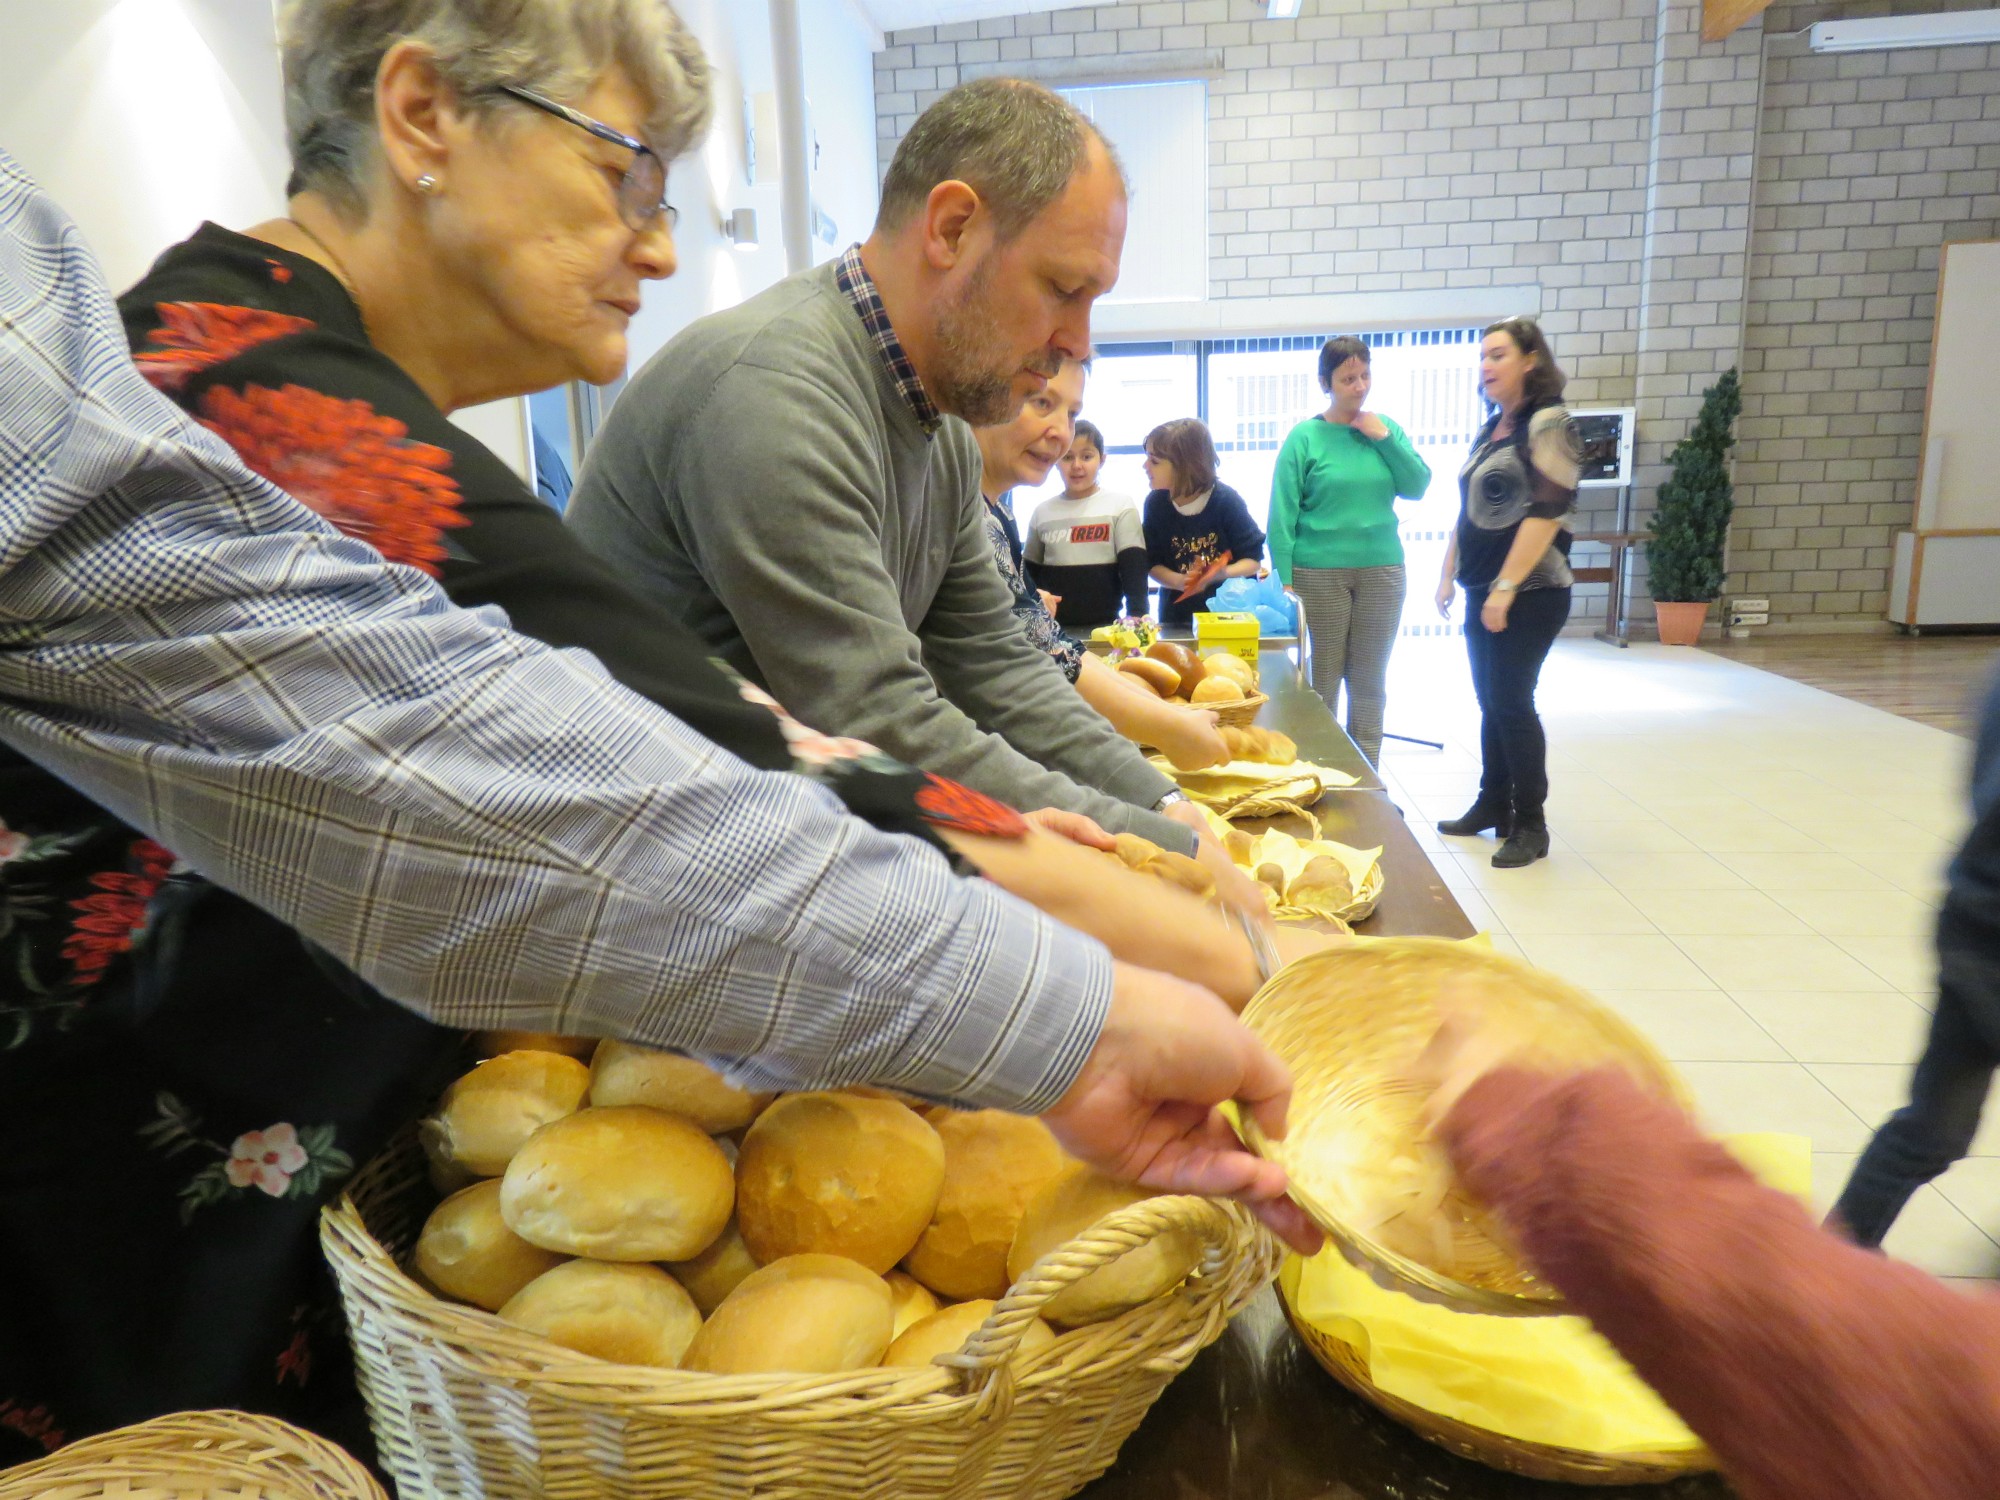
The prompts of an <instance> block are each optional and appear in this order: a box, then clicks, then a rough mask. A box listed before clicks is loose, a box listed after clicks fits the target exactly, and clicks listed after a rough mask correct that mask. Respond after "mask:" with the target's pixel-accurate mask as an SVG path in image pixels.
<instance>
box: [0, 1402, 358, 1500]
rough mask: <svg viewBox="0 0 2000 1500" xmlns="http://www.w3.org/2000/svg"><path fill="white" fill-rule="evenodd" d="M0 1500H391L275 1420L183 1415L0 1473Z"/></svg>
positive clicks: (332, 1453) (320, 1441) (325, 1447)
mask: <svg viewBox="0 0 2000 1500" xmlns="http://www.w3.org/2000/svg"><path fill="white" fill-rule="evenodd" d="M0 1500H385V1497H384V1496H383V1494H382V1487H381V1486H380V1485H378V1484H377V1483H376V1482H375V1481H374V1480H373V1479H372V1478H371V1477H369V1473H368V1471H367V1470H366V1469H364V1468H362V1467H361V1465H360V1464H359V1463H358V1462H357V1461H356V1460H355V1459H353V1458H351V1457H349V1456H348V1455H347V1454H346V1453H344V1452H342V1451H341V1450H340V1449H339V1448H336V1447H335V1446H334V1445H333V1444H332V1443H329V1442H327V1441H326V1440H325V1439H324V1438H318V1437H314V1436H313V1435H312V1434H311V1433H309V1432H301V1431H299V1429H298V1428H296V1427H293V1426H291V1425H289V1424H288V1423H285V1422H280V1421H279V1420H278V1419H277V1418H276V1417H262V1416H254V1415H252V1414H251V1413H249V1412H241V1411H183V1412H175V1413H173V1414H172V1415H170V1416H164V1417H155V1418H154V1419H153V1420H152V1421H150V1422H140V1423H138V1424H137V1425H135V1426H132V1427H121V1428H119V1429H118V1430H117V1431H115V1432H104V1433H99V1434H98V1435H97V1436H95V1437H87V1438H82V1439H79V1440H78V1441H77V1442H74V1443H71V1444H69V1445H68V1446H67V1447H63V1448H58V1449H57V1450H56V1451H55V1452H54V1453H52V1454H50V1455H49V1456H48V1457H47V1458H41V1459H37V1460H35V1461H34V1462H33V1463H26V1464H20V1465H17V1466H16V1467H14V1468H11V1469H6V1470H0Z"/></svg>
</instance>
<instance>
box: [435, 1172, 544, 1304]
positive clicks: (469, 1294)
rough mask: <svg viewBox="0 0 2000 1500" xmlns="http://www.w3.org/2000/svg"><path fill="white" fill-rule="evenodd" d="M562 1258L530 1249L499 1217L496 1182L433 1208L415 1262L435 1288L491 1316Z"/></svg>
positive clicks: (474, 1187) (536, 1247) (468, 1190)
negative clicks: (484, 1310)
mask: <svg viewBox="0 0 2000 1500" xmlns="http://www.w3.org/2000/svg"><path fill="white" fill-rule="evenodd" d="M563 1260H564V1257H563V1256H560V1255H557V1254H556V1253H555V1252H554V1251H552V1250H544V1249H543V1248H542V1247H541V1246H540V1245H531V1244H529V1243H528V1242H527V1241H526V1240H524V1239H522V1238H521V1237H520V1236H519V1235H518V1234H516V1233H514V1231H513V1230H511V1229H509V1228H508V1227H507V1221H506V1220H505V1219H503V1218H501V1217H500V1183H499V1180H498V1179H497V1178H488V1179H487V1180H486V1181H485V1182H477V1183H474V1184H473V1185H472V1186H471V1187H469V1188H465V1189H464V1190H462V1191H460V1192H456V1193H453V1194H452V1195H451V1196H450V1197H449V1198H447V1199H445V1200H444V1202H442V1203H440V1204H439V1205H438V1206H437V1207H436V1208H434V1209H432V1210H431V1216H430V1217H429V1218H428V1219H426V1220H424V1228H423V1233H421V1234H419V1235H418V1236H417V1248H416V1250H415V1252H414V1253H413V1255H412V1256H411V1263H412V1264H413V1265H414V1266H415V1267H416V1269H417V1271H418V1273H419V1274H420V1275H421V1276H422V1277H423V1278H424V1280H426V1281H428V1282H429V1283H430V1284H431V1285H432V1286H433V1287H435V1288H437V1290H438V1291H439V1292H440V1293H441V1294H443V1295H444V1296H446V1297H449V1298H451V1299H452V1300H453V1301H454V1302H469V1303H471V1304H472V1305H473V1306H474V1307H483V1308H485V1309H486V1310H487V1311H488V1312H498V1311H499V1310H500V1308H501V1306H502V1305H503V1304H504V1303H505V1302H506V1301H507V1299H508V1298H509V1297H512V1296H513V1295H514V1294H515V1293H516V1292H518V1291H520V1290H521V1288H522V1287H524V1286H526V1285H527V1284H528V1283H529V1282H531V1281H533V1280H534V1279H535V1278H536V1277H537V1276H539V1275H541V1274H542V1273H543V1272H544V1271H552V1270H554V1269H555V1268H556V1267H557V1266H559V1265H561V1264H562V1263H563Z"/></svg>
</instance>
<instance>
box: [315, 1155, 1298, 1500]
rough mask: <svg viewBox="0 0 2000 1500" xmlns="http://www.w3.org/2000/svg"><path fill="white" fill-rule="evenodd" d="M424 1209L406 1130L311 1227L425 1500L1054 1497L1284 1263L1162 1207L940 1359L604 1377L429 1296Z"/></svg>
mask: <svg viewBox="0 0 2000 1500" xmlns="http://www.w3.org/2000/svg"><path fill="white" fill-rule="evenodd" d="M434 1196H435V1195H434V1194H432V1193H431V1192H430V1191H429V1190H428V1188H427V1185H426V1183H425V1175H424V1164H423V1159H422V1156H421V1154H420V1152H419V1151H418V1149H417V1147H416V1144H415V1142H414V1139H406V1140H404V1141H403V1142H400V1143H399V1144H398V1145H397V1147H396V1148H394V1149H393V1150H391V1151H390V1152H388V1153H386V1154H385V1155H384V1156H382V1157H380V1158H378V1159H377V1160H376V1161H374V1162H372V1163H370V1164H369V1166H367V1167H366V1168H364V1169H363V1170H362V1171H361V1172H360V1173H359V1174H358V1175H357V1176H356V1178H355V1180H354V1182H353V1184H352V1185H351V1188H350V1190H349V1192H348V1194H347V1195H346V1196H345V1197H344V1198H343V1199H342V1200H341V1201H340V1202H339V1203H337V1204H334V1205H332V1206H330V1207H329V1208H328V1209H327V1210H326V1212H325V1213H324V1215H323V1216H322V1220H321V1241H322V1243H323V1245H324V1246H325V1248H326V1252H327V1255H328V1258H329V1260H330V1261H331V1263H332V1266H333V1270H334V1274H335V1277H336V1279H337V1280H338V1282H339V1285H340V1291H341V1300H342V1303H343V1304H344V1306H345V1308H346V1312H347V1319H348V1325H349V1330H350V1335H351V1337H352V1339H353V1342H354V1352H355V1364H356V1370H357V1374H358V1376H359V1379H360V1384H361V1390H362V1394H363V1396H364V1397H365V1398H366V1400H367V1402H368V1408H369V1413H370V1417H371V1419H372V1421H373V1424H374V1428H375V1435H376V1440H377V1443H378V1445H379V1447H380V1459H381V1463H382V1465H383V1467H384V1468H385V1469H386V1470H387V1471H388V1472H389V1473H390V1474H391V1475H392V1476H393V1477H394V1478H395V1480H396V1482H397V1484H398V1486H399V1488H400V1489H401V1491H402V1493H404V1494H406V1495H422V1496H425V1497H427V1500H458V1497H464V1500H472V1497H475V1496H476V1497H482V1500H545V1497H546V1500H556V1497H569V1496H597V1495H603V1496H641V1495H643V1496H645V1497H646V1500H737V1497H740V1500H750V1497H753V1496H754V1497H756V1500H819V1497H827V1496H835V1495H837V1496H841V1497H843V1500H850V1497H851V1500H929V1497H933V1496H936V1497H948V1500H1001V1497H1018V1500H1061V1497H1063V1496H1067V1495H1070V1494H1073V1493H1075V1492H1076V1491H1077V1490H1078V1489H1080V1488H1082V1486H1083V1485H1085V1484H1087V1483H1088V1482H1089V1481H1090V1480H1091V1479H1093V1478H1095V1477H1096V1476H1097V1475H1099V1474H1100V1473H1102V1472H1103V1471H1104V1470H1105V1469H1106V1468H1108V1467H1109V1466H1110V1464H1111V1462H1112V1460H1113V1459H1114V1458H1115V1457H1116V1456H1117V1453H1118V1449H1119V1446H1120V1444H1122V1443H1123V1442H1124V1440H1125V1438H1126V1436H1127V1435H1128V1434H1129V1433H1130V1432H1131V1431H1132V1429H1133V1428H1134V1427H1136V1426H1137V1425H1138V1424H1139V1421H1140V1419H1141V1418H1143V1417H1144V1416H1145V1414H1146V1412H1147V1410H1148V1409H1149V1408H1150V1407H1151V1406H1152V1404H1153V1402H1154V1401H1155V1400H1156V1399H1157V1398H1158V1397H1159V1394H1160V1392H1161V1391H1162V1390H1164V1389H1165V1388H1166V1385H1167V1383H1168V1382H1169V1381H1170V1380H1172V1379H1173V1378H1174V1376H1176V1375H1178V1374H1179V1373H1180V1372H1181V1371H1182V1370H1183V1369H1185V1368H1186V1367H1187V1365H1188V1362H1189V1361H1190V1360H1192V1359H1193V1358H1194V1356H1195V1355H1196V1354H1197V1353H1198V1352H1199V1351H1200V1350H1201V1349H1202V1348H1203V1347H1205V1346H1206V1345H1207V1344H1209V1343H1211V1342H1212V1341H1213V1340H1214V1339H1215V1338H1217V1337H1218V1336H1219V1335H1220V1334H1221V1332H1222V1329H1223V1325H1224V1324H1225V1323H1226V1322H1227V1321H1228V1319H1229V1318H1230V1316H1231V1315H1232V1314H1234V1313H1235V1312H1236V1311H1237V1310H1238V1309H1239V1308H1240V1307H1242V1306H1243V1305H1244V1304H1245V1303H1246V1302H1248V1301H1249V1300H1250V1298H1251V1297H1253V1296H1255V1295H1256V1293H1257V1292H1258V1291H1259V1289H1261V1288H1262V1287H1263V1286H1264V1285H1265V1284H1266V1283H1267V1282H1269V1281H1270V1280H1271V1278H1272V1277H1273V1276H1274V1275H1275V1274H1276V1272H1277V1266H1278V1261H1279V1250H1278V1246H1277V1243H1276V1242H1275V1241H1274V1240H1273V1239H1272V1238H1271V1237H1270V1236H1269V1234H1268V1233H1267V1232H1266V1231H1265V1230H1264V1229H1263V1228H1262V1227H1261V1226H1260V1225H1258V1224H1257V1222H1256V1220H1255V1219H1254V1218H1253V1217H1252V1216H1251V1215H1250V1214H1249V1212H1248V1211H1247V1210H1245V1209H1243V1208H1241V1207H1240V1206H1238V1205H1235V1204H1231V1203H1219V1202H1213V1201H1210V1200H1207V1199H1202V1198H1154V1199H1149V1200H1147V1201H1145V1202H1143V1203H1139V1204H1135V1205H1133V1206H1132V1207H1130V1208H1128V1209H1124V1210H1121V1211H1120V1212H1118V1213H1116V1214H1114V1215H1112V1216H1110V1217H1109V1218H1107V1219H1105V1220H1104V1221H1103V1222H1102V1223H1100V1224H1099V1225H1098V1226H1097V1227H1096V1228H1095V1229H1093V1230H1092V1231H1091V1232H1089V1233H1088V1234H1085V1235H1082V1236H1080V1237H1079V1238H1077V1239H1076V1240H1073V1241H1071V1242H1070V1243H1069V1244H1068V1245H1066V1246H1064V1247H1062V1248H1061V1249H1059V1250H1056V1251H1053V1252H1051V1253H1050V1254H1049V1255H1047V1256H1045V1257H1044V1258H1043V1259H1042V1260H1041V1261H1040V1262H1038V1263H1037V1264H1036V1265H1035V1266H1034V1267H1033V1268H1031V1269H1030V1270H1029V1272H1028V1274H1027V1275H1026V1276H1024V1277H1023V1278H1022V1279H1021V1281H1020V1282H1018V1283H1017V1284H1016V1285H1015V1286H1014V1287H1013V1288H1012V1290H1011V1291H1010V1292H1009V1293H1008V1295H1007V1296H1006V1298H1005V1299H1003V1300H1002V1301H1001V1303H1000V1304H999V1306H998V1307H997V1308H996V1309H995V1310H994V1313H993V1315H992V1317H991V1318H989V1319H988V1320H987V1322H986V1323H985V1324H984V1325H983V1326H982V1327H981V1328H980V1329H979V1330H978V1331H977V1332H976V1333H975V1334H974V1335H973V1336H972V1338H971V1339H970V1340H968V1342H967V1343H966V1345H965V1347H964V1348H963V1349H962V1350H961V1351H960V1352H959V1353H958V1354H956V1355H952V1356H949V1357H948V1358H947V1359H946V1360H945V1361H944V1362H943V1363H941V1364H940V1365H938V1366H934V1367H933V1368H930V1369H926V1370H904V1369H871V1370H859V1371H855V1372H852V1373H849V1374H843V1375H824V1376H810V1377H800V1376H782V1375H757V1376H720V1375H709V1374H700V1373H694V1372H688V1371H680V1370H652V1369H641V1368H636V1367H632V1366H625V1365H612V1364H606V1363H603V1362H601V1361H598V1360H594V1359H588V1358H586V1357H584V1356H582V1355H579V1354H573V1353H571V1352H570V1351H568V1350H565V1349H561V1348H558V1347H556V1346H555V1345H553V1344H550V1343H547V1342H546V1341H544V1340H542V1339H540V1338H537V1337H535V1336H533V1335H531V1334H528V1333H526V1332H524V1331H523V1330H521V1329H518V1328H514V1327H510V1326H509V1325H508V1324H505V1323H503V1322H501V1321H500V1320H499V1319H498V1318H495V1317H492V1316H490V1315H489V1314H486V1313H483V1312H479V1311H477V1310H476V1309H473V1308H469V1307H462V1306H458V1305H456V1304H453V1303H448V1302H444V1301H441V1300H439V1299H438V1298H436V1297H434V1296H432V1295H431V1294H430V1293H429V1292H427V1291H425V1290H424V1289H423V1288H422V1287H420V1286H419V1285H418V1284H417V1283H416V1282H414V1281H413V1280H411V1279H410V1278H409V1276H407V1275H406V1274H405V1273H404V1272H403V1270H402V1269H401V1266H400V1260H401V1258H402V1256H403V1255H404V1254H405V1253H406V1252H407V1250H408V1248H409V1246H410V1245H411V1244H412V1243H413V1241H414V1239H415V1236H416V1234H417V1231H418V1229H419V1228H420V1227H421V1225H422V1222H423V1217H424V1215H425V1213H426V1212H427V1211H428V1210H429V1207H430V1205H431V1203H432V1201H433V1199H434ZM1173 1230H1182V1231H1187V1232H1190V1233H1192V1234H1193V1235H1194V1236H1195V1237H1196V1238H1197V1239H1198V1240H1199V1241H1200V1243H1201V1244H1202V1246H1203V1256H1202V1260H1201V1263H1200V1266H1199V1268H1198V1270H1197V1272H1196V1274H1195V1275H1194V1276H1192V1277H1190V1278H1189V1280H1188V1281H1187V1282H1186V1283H1185V1284H1184V1285H1183V1286H1182V1287H1180V1288H1179V1289H1178V1290H1177V1291H1174V1292H1172V1293H1170V1294H1168V1295H1166V1296H1163V1297H1159V1298H1156V1299H1154V1300H1153V1301H1152V1302H1149V1303H1147V1304H1145V1305H1144V1306H1142V1307H1138V1308H1135V1309H1133V1310H1132V1311H1130V1312H1127V1313H1124V1314H1122V1315H1120V1316H1118V1317H1116V1318H1112V1319H1110V1320H1108V1321H1106V1322H1103V1323H1097V1324H1092V1325H1089V1326H1087V1327H1083V1328H1079V1329H1075V1330H1072V1331H1071V1332H1068V1333H1065V1334H1063V1335H1061V1336H1060V1337H1059V1338H1058V1339H1057V1341H1056V1343H1055V1344H1054V1345H1053V1346H1052V1347H1051V1348H1048V1349H1046V1350H1043V1351H1042V1352H1041V1353H1040V1354H1038V1355H1037V1356H1035V1357H1034V1358H1033V1359H1032V1360H1029V1361H1014V1360H1012V1359H1011V1356H1013V1355H1014V1353H1015V1348H1016V1345H1017V1344H1018V1342H1019V1340H1020V1337H1021V1334H1022V1333H1023V1332H1024V1331H1025V1330H1026V1328H1027V1326H1028V1324H1029V1323H1030V1321H1031V1320H1032V1319H1033V1318H1034V1317H1035V1316H1036V1315H1037V1313H1038V1312H1039V1310H1040V1309H1041V1308H1042V1306H1043V1305H1044V1304H1045V1303H1046V1302H1047V1301H1048V1299H1049V1298H1050V1297H1052V1296H1053V1295H1054V1294H1055V1293H1056V1292H1057V1291H1059V1290H1060V1289H1061V1288H1063V1287H1064V1286H1067V1285H1068V1284H1069V1283H1070V1282H1072V1281H1075V1280H1077V1279H1078V1278H1079V1277H1081V1276H1083V1275H1086V1274H1088V1273H1089V1272H1090V1271H1092V1270H1094V1269H1095V1268H1097V1267H1098V1266H1100V1265H1103V1264H1105V1263H1106V1262H1108V1261H1110V1260H1112V1259H1114V1258H1115V1257H1117V1256H1118V1255H1120V1254H1122V1253H1123V1252H1125V1251H1126V1250H1129V1249H1131V1248H1132V1247H1134V1246H1135V1245H1139V1244H1143V1243H1145V1242H1147V1241H1149V1240H1151V1239H1153V1238H1154V1237H1156V1236H1158V1235H1160V1234H1163V1233H1167V1232H1170V1231H1173ZM947 1365H948V1366H950V1368H947V1367H946V1366H947Z"/></svg>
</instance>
